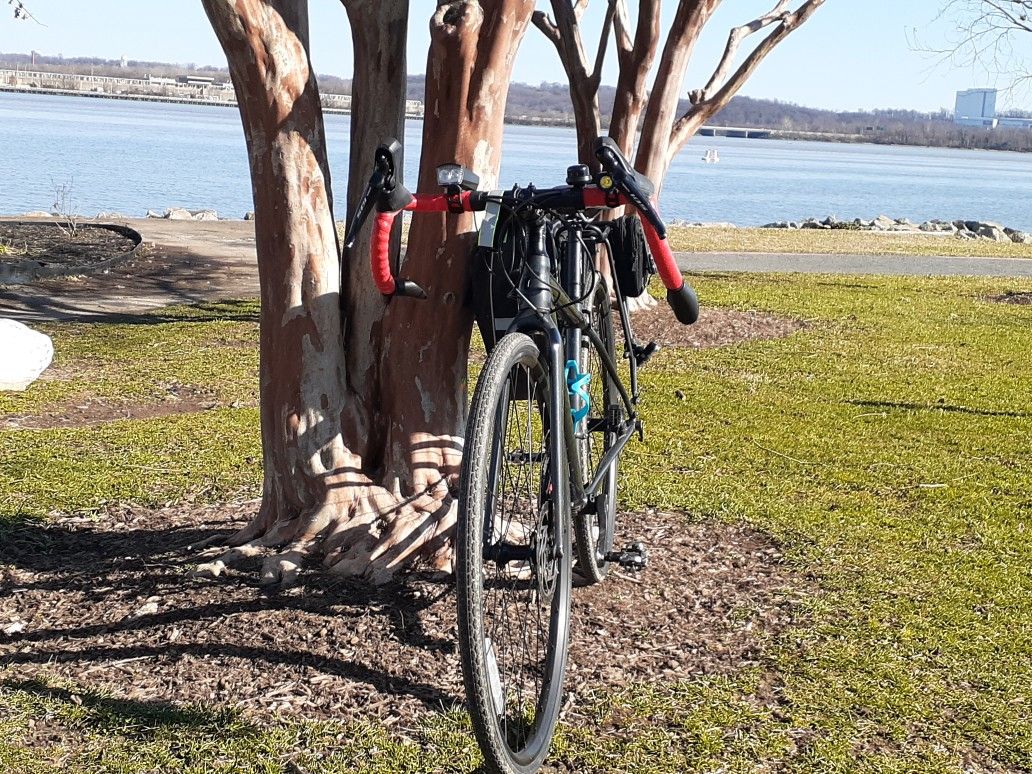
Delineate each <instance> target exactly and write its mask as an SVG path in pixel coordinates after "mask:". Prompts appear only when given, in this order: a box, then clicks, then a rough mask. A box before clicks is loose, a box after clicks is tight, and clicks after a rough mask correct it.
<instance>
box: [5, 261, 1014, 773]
mask: <svg viewBox="0 0 1032 774" xmlns="http://www.w3.org/2000/svg"><path fill="white" fill-rule="evenodd" d="M694 283H695V284H696V285H697V287H698V289H699V294H700V297H701V298H702V299H703V301H704V303H705V304H707V305H710V306H725V307H732V308H738V309H758V310H769V311H772V312H776V313H781V314H786V315H792V316H798V317H801V318H804V319H805V320H807V321H808V323H809V325H808V328H807V329H806V330H804V331H802V332H800V333H798V334H796V335H794V336H791V337H789V338H787V339H783V340H778V341H767V342H755V343H750V344H745V345H739V346H734V347H728V348H724V349H718V350H707V351H676V350H665V351H662V352H660V353H659V354H658V355H657V356H656V357H655V358H654V359H653V360H652V361H651V362H650V364H649V366H648V368H647V370H646V371H645V373H644V374H643V381H644V383H643V394H644V418H645V423H646V428H647V437H646V441H647V442H646V444H645V445H638V444H632V445H631V447H630V452H629V455H628V457H627V459H626V461H625V463H624V464H623V466H622V470H623V472H624V474H623V479H622V484H621V493H622V504H623V505H624V506H626V507H628V508H638V507H641V506H645V505H654V506H657V507H661V508H665V509H677V510H683V511H684V512H685V513H686V514H687V515H686V517H685V518H687V519H692V520H713V521H724V522H731V523H744V524H748V525H751V526H752V527H754V528H756V529H759V530H761V531H763V532H765V533H767V534H769V535H771V536H772V537H773V538H774V539H776V540H777V541H778V542H779V543H780V545H781V547H782V549H783V551H784V552H785V554H786V555H787V557H788V561H789V562H790V564H791V566H792V568H793V569H794V570H795V571H796V572H797V573H798V576H799V577H800V578H805V579H806V584H807V585H806V592H805V597H804V600H803V605H804V615H803V616H802V617H801V622H800V623H799V624H797V625H796V626H795V627H793V628H790V629H789V630H787V631H786V632H785V633H784V634H783V635H782V636H781V637H780V639H778V640H777V641H776V642H775V643H774V644H773V646H772V647H771V648H769V649H768V650H767V651H766V652H765V654H764V657H763V663H762V666H761V667H754V668H750V669H743V670H741V671H740V672H738V673H735V674H731V675H729V676H726V677H722V678H711V679H707V680H693V679H685V680H681V681H677V682H656V683H653V684H650V685H644V686H634V687H629V686H614V687H605V686H600V687H599V690H598V691H597V692H596V693H595V694H594V695H591V696H582V697H580V698H579V699H578V703H579V712H580V714H581V715H582V716H587V717H591V718H593V719H595V720H596V721H597V722H598V724H599V725H603V724H604V725H607V726H608V725H613V724H615V725H617V726H619V727H620V728H623V729H626V730H627V732H626V733H624V734H620V735H618V736H605V735H602V734H600V733H599V731H598V726H596V725H595V724H594V723H593V724H589V725H575V726H564V727H562V728H561V730H560V734H559V737H558V738H557V740H556V744H555V748H554V749H555V753H556V761H557V763H559V764H560V765H562V766H565V767H566V768H567V769H568V770H572V771H604V770H616V771H636V772H637V771H649V772H681V771H700V772H701V771H718V770H719V771H754V770H793V771H814V772H839V771H840V772H853V771H886V772H889V771H892V772H895V771H899V772H903V771H958V772H959V771H982V770H1013V771H1022V770H1028V769H1032V688H1030V686H1032V658H1030V656H1029V654H1030V653H1032V570H1030V568H1032V529H1030V527H1029V522H1030V517H1032V358H1030V357H1029V353H1028V332H1029V330H1030V326H1032V307H1029V306H1016V305H1006V304H997V303H991V302H989V301H987V300H986V297H987V296H989V295H991V294H995V293H1002V292H1005V291H1015V290H1017V291H1032V281H1028V280H1021V281H1019V280H989V279H986V280H973V279H911V278H898V279H897V278H870V277H864V278H847V277H841V278H839V277H827V276H805V275H792V276H787V275H780V276H778V275H770V276H764V275H752V276H748V275H745V276H743V275H721V274H710V275H706V276H702V277H696V278H695V279H694ZM253 318H254V306H253V304H249V303H244V304H225V305H219V306H216V307H207V308H204V309H195V310H177V311H173V312H172V313H168V312H160V313H157V314H156V315H155V316H154V319H155V322H153V324H149V325H144V324H134V325H50V326H47V330H48V332H49V333H51V334H52V335H54V336H55V339H56V341H57V347H58V352H59V359H58V365H57V368H58V373H59V375H60V376H61V378H60V379H56V380H51V381H48V382H45V383H43V384H41V385H39V386H38V388H33V389H32V390H30V391H29V392H28V393H26V394H25V395H15V396H11V395H5V396H4V397H2V398H0V414H7V413H12V412H19V413H34V412H35V413H38V412H45V411H46V410H47V409H48V407H53V406H55V405H58V406H59V405H65V404H66V403H67V402H68V401H74V400H76V399H78V398H80V397H82V396H85V395H87V394H90V393H96V394H98V395H100V396H101V397H103V398H104V399H106V400H109V401H111V402H114V403H117V402H119V401H133V402H139V401H159V400H162V399H163V396H164V394H166V393H167V392H168V385H169V384H170V383H181V384H188V385H194V386H200V387H203V388H205V389H206V390H209V391H211V392H212V393H213V394H215V395H217V396H218V397H219V399H220V400H222V401H224V402H225V403H226V404H227V405H226V406H225V407H224V408H220V409H216V410H217V411H219V412H220V414H219V417H218V420H219V427H220V432H219V433H217V434H214V433H212V432H211V431H210V428H211V424H210V422H209V421H208V419H210V418H206V419H205V421H203V422H202V421H201V418H200V417H199V416H197V415H180V416H174V417H166V418H157V419H151V420H146V421H137V422H133V421H127V422H118V423H113V424H110V425H106V426H104V427H103V428H102V429H100V430H99V431H98V430H72V429H64V430H39V431H25V430H22V431H0V540H2V539H3V534H2V532H3V524H4V523H5V522H6V523H7V524H8V525H10V524H11V523H12V522H15V521H21V520H25V519H46V518H47V514H48V513H49V512H50V511H52V510H53V509H60V510H62V511H65V512H69V511H70V512H89V511H91V510H95V509H97V508H100V507H102V506H103V505H104V504H105V503H107V502H111V501H132V502H139V503H142V504H148V505H153V504H160V503H163V502H167V501H175V500H177V499H183V498H187V497H196V498H198V499H199V500H207V501H217V500H219V499H220V498H225V497H227V496H229V495H236V494H240V493H245V494H250V495H253V494H254V493H256V492H257V491H258V488H259V484H260V482H259V480H258V478H257V476H258V465H257V464H256V462H255V460H256V459H257V457H258V455H259V442H258V434H257V412H256V410H255V409H254V408H253V406H252V405H251V404H253V389H254V386H255V383H256V378H255V374H254V369H255V368H256V355H255V352H254V348H253V344H254V341H255V337H256V333H255V323H254V319H253ZM77 374H81V375H77ZM677 393H681V394H683V395H685V396H687V399H685V400H681V399H680V398H679V397H678V394H677ZM233 402H238V403H244V404H247V405H241V407H239V408H233V407H232V403H233ZM55 462H56V463H57V464H55ZM2 572H3V567H2V566H0V579H2V578H3V575H2ZM644 580H645V581H646V582H647V581H648V575H645V576H644ZM2 588H3V587H2V585H0V593H3V591H2ZM4 623H5V622H0V624H4ZM0 638H2V635H0ZM48 725H49V726H51V727H53V726H54V725H59V726H62V727H64V728H72V729H74V730H75V731H76V736H75V738H76V740H77V741H76V743H75V744H71V745H69V744H67V743H54V742H51V741H48V736H47V735H46V734H45V733H40V729H41V728H46V727H47V726H48ZM61 738H64V739H67V738H68V737H67V735H64V736H62V737H61ZM30 740H34V741H31V742H30ZM475 761H476V748H475V745H474V744H473V743H472V742H471V739H470V736H469V731H468V724H467V721H466V719H465V718H464V717H463V716H462V715H461V713H454V712H442V713H441V714H437V715H434V716H432V717H431V719H430V720H428V721H427V722H426V723H425V724H423V725H422V726H420V727H419V728H415V729H406V730H405V734H404V736H401V735H400V734H399V733H398V732H397V730H396V729H391V728H386V727H380V726H376V725H371V724H370V723H369V722H367V721H364V720H362V719H361V718H342V719H341V721H340V723H339V724H310V723H299V722H288V721H281V720H275V721H270V722H268V723H262V724H259V723H257V722H255V721H252V720H249V719H247V718H245V717H242V716H240V715H238V714H236V713H234V712H231V711H229V710H227V709H225V708H222V707H218V706H187V707H168V706H160V705H159V706H150V705H141V704H139V703H134V702H129V701H119V700H118V699H115V698H112V697H108V696H103V695H99V694H97V693H95V692H92V691H89V690H83V688H82V687H81V686H76V685H74V684H65V683H60V682H56V681H54V682H51V683H39V682H26V681H25V680H23V679H21V678H19V675H18V673H17V669H16V668H9V669H7V670H6V671H0V770H2V771H12V772H48V773H49V772H59V771H73V772H151V771H163V772H164V771H168V772H180V771H187V772H208V771H219V772H237V771H255V772H296V771H304V772H331V771H341V772H343V771H381V772H394V771H412V772H417V771H430V770H457V771H469V770H470V769H471V768H472V767H473V765H475ZM614 762H616V763H614Z"/></svg>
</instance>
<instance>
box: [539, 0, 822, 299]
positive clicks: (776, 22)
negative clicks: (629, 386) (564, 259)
mask: <svg viewBox="0 0 1032 774" xmlns="http://www.w3.org/2000/svg"><path fill="white" fill-rule="evenodd" d="M588 2H589V0H551V8H552V14H551V15H549V14H548V13H547V12H546V11H536V12H535V13H534V16H533V22H534V25H535V26H536V27H537V28H538V29H540V30H541V31H542V32H543V33H544V34H545V36H546V37H547V38H548V39H549V40H550V41H552V43H553V45H554V46H555V48H556V51H557V52H558V54H559V59H560V61H561V62H562V64H563V69H564V70H565V71H566V75H567V78H568V79H569V83H570V96H571V99H572V102H573V108H574V117H575V121H576V127H577V153H578V157H579V159H580V162H581V163H582V164H588V165H589V166H591V167H593V168H595V167H596V166H597V164H596V161H595V159H594V155H593V152H592V148H593V145H594V140H595V138H596V137H598V136H599V135H600V134H602V121H601V115H600V111H599V102H598V87H599V83H600V80H601V73H602V65H603V63H604V60H605V53H606V49H607V48H608V44H609V40H608V39H609V36H610V33H612V35H613V37H614V39H615V44H616V56H617V65H618V77H617V84H616V95H615V101H614V104H613V113H612V117H611V119H610V123H609V136H610V137H612V138H613V140H615V141H616V143H617V144H618V145H619V146H620V148H621V149H622V150H623V152H624V155H626V156H627V157H628V158H633V159H634V160H635V161H634V166H635V168H637V169H638V170H639V171H640V172H644V173H645V174H646V175H647V176H648V177H649V178H650V179H651V180H652V181H653V182H654V183H655V184H656V186H657V194H658V191H659V189H660V188H661V187H662V185H663V180H664V178H665V177H666V173H667V170H668V169H669V168H670V163H671V162H672V161H673V159H674V157H675V156H676V155H677V153H678V152H679V151H680V150H681V148H683V147H684V144H685V143H686V142H688V140H689V139H690V138H691V137H692V136H693V135H694V134H695V133H696V132H698V131H699V129H700V127H702V126H703V125H704V124H705V123H706V121H708V120H709V119H711V118H712V117H713V116H714V115H716V114H717V113H718V112H719V111H720V109H721V108H723V107H724V106H725V105H727V103H728V102H730V101H731V98H732V97H733V96H734V95H735V94H737V93H738V91H739V90H740V89H741V88H742V86H743V85H744V84H745V82H746V81H747V80H748V79H749V77H750V76H751V75H752V74H753V72H754V71H755V70H756V68H757V67H758V66H759V64H760V63H761V62H762V61H763V59H764V58H765V57H766V56H767V54H769V53H770V52H771V51H772V50H773V49H774V48H775V47H776V46H777V45H778V44H779V43H781V41H783V40H784V39H785V38H786V37H788V35H790V34H791V33H792V32H793V31H795V30H796V29H798V28H799V26H800V25H802V24H803V23H804V22H805V21H806V20H807V19H809V18H810V17H811V16H812V15H813V14H814V13H815V12H816V11H817V9H818V8H819V7H820V6H821V5H822V4H823V3H824V0H796V3H795V4H793V2H792V0H778V2H777V3H776V4H775V5H774V6H773V7H772V8H771V9H770V10H769V11H768V12H767V13H765V14H763V15H761V16H759V17H757V18H756V19H753V20H752V21H747V22H746V23H744V24H742V25H740V26H737V27H734V28H733V29H732V30H731V31H730V33H729V34H728V39H727V44H726V45H725V47H724V51H723V55H722V56H721V57H720V59H719V61H718V62H716V63H715V66H714V69H713V73H712V75H711V76H710V77H709V79H708V80H707V82H706V84H705V85H704V86H703V87H702V88H695V89H692V90H691V91H689V92H688V101H689V108H688V110H687V111H686V112H684V113H682V114H680V115H679V114H678V105H679V102H680V98H681V94H682V90H683V84H684V77H685V71H686V70H687V68H688V64H689V62H690V61H691V58H692V53H693V52H694V49H695V44H696V42H697V41H698V39H699V36H700V35H701V34H702V31H703V29H704V28H705V26H706V25H707V24H708V23H709V21H710V19H711V18H712V16H713V13H714V12H715V11H716V10H717V8H718V7H719V6H720V2H721V0H679V2H678V3H677V8H676V10H675V12H674V18H673V22H672V23H671V25H670V28H669V29H667V30H666V31H665V34H666V38H665V42H664V43H663V48H662V52H661V54H660V57H659V61H658V63H656V61H655V58H656V53H657V51H658V50H659V46H660V43H661V41H662V40H663V34H664V30H663V29H662V25H661V23H660V0H639V2H638V3H637V19H636V20H635V21H634V22H633V23H632V21H631V14H630V12H629V9H628V0H607V2H608V7H607V9H606V15H605V20H604V22H603V25H602V31H601V34H600V36H599V40H598V45H597V47H596V49H595V50H596V54H595V56H594V58H593V59H590V60H589V58H588V55H587V53H586V51H585V47H584V42H583V39H582V38H583V36H582V34H581V26H580V25H581V19H582V17H583V15H584V12H585V11H586V10H587V7H588ZM764 30H767V32H766V33H765V35H764V37H762V39H761V40H760V42H759V43H758V44H756V45H755V46H754V47H753V48H752V49H751V50H749V51H748V53H746V54H745V55H744V57H743V56H741V54H742V51H741V48H742V44H743V42H745V39H746V38H747V37H749V36H750V35H752V34H753V33H756V32H761V31H764ZM654 65H655V67H656V74H655V78H654V79H653V81H652V83H651V88H650V84H649V75H650V73H651V72H652V69H653V66H654ZM639 129H640V131H641V135H640V139H639V140H638V145H637V153H635V147H634V145H635V138H636V137H638V131H639ZM616 214H617V213H615V212H610V213H608V214H607V217H614V216H615V215H616ZM599 268H600V269H601V270H602V272H603V274H605V275H606V276H607V277H608V275H609V264H608V261H606V260H605V259H604V257H603V256H601V255H600V257H599ZM654 304H655V302H654V301H653V300H652V298H651V297H650V296H649V295H648V293H645V294H643V295H642V296H640V297H639V298H638V299H633V300H632V302H631V306H630V308H631V309H632V310H636V309H640V308H645V307H649V306H652V305H654Z"/></svg>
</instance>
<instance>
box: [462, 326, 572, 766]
mask: <svg viewBox="0 0 1032 774" xmlns="http://www.w3.org/2000/svg"><path fill="white" fill-rule="evenodd" d="M521 377H525V379H523V380H522V381H521ZM548 380H549V377H548V375H547V369H546V368H545V366H544V365H543V363H542V361H541V357H540V352H539V349H538V346H537V345H536V344H535V343H534V341H533V340H532V339H531V338H530V337H528V336H526V335H524V334H521V333H510V334H508V335H506V336H503V337H502V339H501V340H500V341H499V342H498V344H497V345H496V346H495V348H494V349H493V350H492V352H491V354H490V356H489V357H488V359H487V362H486V364H485V365H484V369H483V371H482V372H481V375H480V378H479V380H478V382H477V387H476V390H475V392H474V395H473V401H472V403H471V405H470V419H469V424H468V428H467V437H466V443H465V451H464V455H463V464H462V475H461V483H460V492H459V514H458V526H457V531H456V532H457V535H456V596H457V600H458V640H459V654H460V657H461V662H462V676H463V683H464V685H465V690H466V698H467V703H468V707H469V713H470V717H471V719H472V722H473V731H474V734H475V736H476V738H477V742H478V743H479V745H480V749H481V751H482V752H483V754H484V758H485V762H486V764H487V768H488V770H490V771H497V772H504V773H505V774H529V772H534V771H537V769H538V768H539V767H540V765H541V763H542V762H543V761H544V759H545V757H546V756H547V754H548V748H549V745H550V744H551V740H552V735H553V733H554V731H555V726H556V724H557V722H558V717H559V709H560V705H561V701H562V681H563V676H564V673H565V670H566V655H567V648H568V637H569V620H570V596H571V593H572V588H571V574H572V558H571V554H572V550H571V536H570V527H569V516H568V514H565V515H564V514H557V513H556V511H557V510H558V509H557V507H556V505H555V501H556V499H561V498H559V495H558V493H559V492H560V491H561V489H562V487H561V486H558V485H556V484H555V482H554V481H553V479H554V478H556V476H555V475H554V473H555V471H556V470H557V468H556V465H555V464H554V460H552V459H551V455H550V454H549V452H548V446H549V443H553V444H554V443H558V444H559V445H560V446H559V448H560V449H561V443H562V434H561V432H560V433H559V437H558V439H553V438H552V437H551V436H552V433H551V432H550V428H549V427H548V424H549V423H548V420H547V417H549V416H550V413H549V409H550V408H551V407H550V406H549V405H548V404H549V397H548V396H549V389H548V384H549V381H548ZM521 385H525V388H524V387H521ZM519 404H524V405H523V406H522V408H521V406H520V405H519ZM521 411H522V413H521ZM522 427H525V428H526V432H525V433H524V432H523V430H522V429H520V430H519V432H518V433H517V435H518V437H512V438H510V432H509V431H510V430H511V429H513V428H522ZM517 447H519V448H518V449H517ZM510 463H516V464H519V465H521V466H522V469H520V470H516V471H509V470H508V468H505V466H506V465H509V464H510ZM559 464H562V465H566V461H565V459H564V458H563V457H562V455H560V463H559ZM535 469H536V470H535ZM514 472H515V473H516V474H517V477H516V478H513V476H512V475H511V474H512V473H514ZM558 479H559V481H560V482H562V485H563V486H565V481H566V478H565V477H564V476H561V475H560V476H558ZM509 484H512V485H513V486H512V491H511V492H509V491H508V490H506V487H507V486H508V485H509ZM502 490H505V491H502ZM531 525H533V527H531ZM549 533H550V534H551V538H549V537H548V535H549ZM521 534H522V538H523V542H520V538H521ZM550 540H552V541H554V544H553V543H550V542H549V541H550ZM485 541H486V543H487V547H486V550H485ZM504 546H512V548H506V549H504V550H506V551H508V554H509V555H510V556H519V557H521V558H525V559H526V561H525V562H520V561H498V558H499V557H500V556H501V554H502V553H503V547H504ZM555 549H558V552H559V556H558V557H555V556H554V551H555ZM492 556H493V557H494V558H492ZM528 576H529V577H528ZM521 598H523V599H524V600H525V608H526V609H525V610H524V611H522V613H521V611H520V609H519V608H518V604H519V601H520V599H521ZM500 603H501V604H500ZM535 623H536V626H535ZM531 640H533V642H531ZM531 703H532V704H533V706H530V704H531Z"/></svg>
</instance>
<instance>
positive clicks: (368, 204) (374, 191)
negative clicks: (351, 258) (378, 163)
mask: <svg viewBox="0 0 1032 774" xmlns="http://www.w3.org/2000/svg"><path fill="white" fill-rule="evenodd" d="M383 183H384V174H383V171H382V170H380V169H376V170H375V171H374V172H373V174H372V177H370V178H369V182H368V183H367V184H366V187H365V191H363V192H362V198H361V199H359V203H358V209H357V210H356V211H355V217H354V218H352V219H351V224H350V225H349V226H348V230H347V233H346V234H344V247H345V248H347V249H348V250H350V249H351V248H352V247H354V246H355V240H356V239H358V232H359V231H361V230H362V226H364V225H365V222H366V220H367V219H368V218H369V213H370V212H372V211H373V205H375V204H376V199H377V197H378V196H379V195H380V192H381V191H382V190H383Z"/></svg>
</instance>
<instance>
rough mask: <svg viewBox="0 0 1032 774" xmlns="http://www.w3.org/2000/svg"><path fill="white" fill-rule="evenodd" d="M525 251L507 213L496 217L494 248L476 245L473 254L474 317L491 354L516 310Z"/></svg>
mask: <svg viewBox="0 0 1032 774" xmlns="http://www.w3.org/2000/svg"><path fill="white" fill-rule="evenodd" d="M525 249H526V243H525V239H524V237H523V234H521V233H519V229H518V228H517V226H516V224H515V223H514V221H513V219H512V218H511V217H509V214H508V213H502V214H500V215H499V219H498V226H497V228H496V231H495V239H494V247H493V248H492V247H484V246H478V247H476V248H475V250H474V253H473V272H472V278H471V279H472V287H471V291H470V295H471V300H472V306H473V315H474V317H475V318H476V321H477V327H478V328H480V335H481V337H482V338H483V339H484V345H485V346H486V347H487V351H488V352H490V351H491V350H492V349H493V348H494V345H495V344H496V343H497V341H498V339H500V338H501V337H502V335H503V334H504V333H505V331H506V330H507V329H508V327H509V323H511V322H512V319H513V318H514V317H515V316H516V311H517V309H518V308H519V304H518V303H517V296H516V292H515V290H514V288H515V287H518V286H519V282H520V274H521V272H522V270H523V254H524V251H525Z"/></svg>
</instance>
